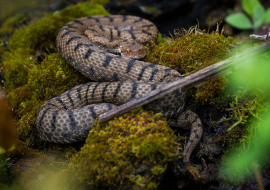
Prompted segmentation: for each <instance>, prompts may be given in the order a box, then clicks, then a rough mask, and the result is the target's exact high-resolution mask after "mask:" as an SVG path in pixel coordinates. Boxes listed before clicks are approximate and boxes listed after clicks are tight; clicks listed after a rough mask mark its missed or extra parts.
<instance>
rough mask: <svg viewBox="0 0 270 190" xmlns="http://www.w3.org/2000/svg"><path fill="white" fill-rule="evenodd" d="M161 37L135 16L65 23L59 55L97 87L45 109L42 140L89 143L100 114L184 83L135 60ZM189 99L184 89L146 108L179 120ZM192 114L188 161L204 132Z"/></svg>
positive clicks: (165, 69)
mask: <svg viewBox="0 0 270 190" xmlns="http://www.w3.org/2000/svg"><path fill="white" fill-rule="evenodd" d="M157 32H158V30H157V28H156V26H155V25H154V24H153V23H152V22H150V21H148V20H145V19H142V18H139V17H136V16H120V15H112V16H93V17H84V18H80V19H77V20H74V21H71V22H69V23H68V24H66V25H65V26H64V27H63V28H62V29H61V30H60V32H59V34H58V36H57V38H56V45H57V48H58V50H59V52H60V53H61V55H62V56H63V57H65V58H66V59H67V60H68V62H69V64H71V65H72V66H73V67H74V68H75V69H76V70H78V71H80V72H81V73H82V74H83V75H85V76H86V77H88V78H89V79H91V80H94V81H97V82H89V83H86V84H81V85H78V86H76V87H74V88H72V89H70V90H68V91H67V92H64V93H63V94H61V95H59V96H57V97H55V98H53V99H51V100H49V101H47V102H46V103H45V104H44V105H42V107H41V108H40V110H39V113H38V115H37V119H36V124H37V129H38V132H39V134H40V137H41V138H42V139H43V140H46V141H50V142H55V143H73V142H77V141H81V140H84V139H85V138H86V137H87V135H88V132H89V130H90V129H91V128H92V125H93V122H94V120H95V119H96V118H97V117H98V116H99V115H100V114H102V113H105V112H107V111H109V110H110V109H112V108H114V107H115V106H117V105H121V104H123V103H126V102H127V101H130V100H131V99H134V98H139V97H142V96H143V95H145V94H147V93H149V92H151V91H153V90H155V89H157V88H159V87H161V86H162V85H166V84H167V83H168V82H170V81H175V80H177V79H179V78H181V74H180V73H178V72H177V71H175V70H173V69H170V68H168V67H165V66H161V65H156V64H153V63H149V62H143V61H139V60H136V59H134V58H141V57H142V56H137V55H136V54H135V55H131V56H130V54H132V52H134V51H137V50H138V51H140V50H139V49H140V46H141V44H144V43H147V42H150V41H152V40H155V39H156V38H157ZM113 53H114V54H113ZM115 53H118V54H121V55H116V54H115ZM126 55H127V56H129V57H126ZM104 81H105V82H104ZM184 97H185V93H184V92H183V91H182V90H181V89H179V90H176V91H174V92H172V93H170V94H169V95H167V96H166V97H160V98H159V99H157V100H155V101H154V102H151V103H149V104H148V105H146V109H151V110H154V111H156V112H162V113H163V115H164V116H168V117H174V116H177V115H179V114H181V113H182V112H183V107H184ZM191 115H192V114H190V113H189V114H185V115H184V116H183V114H182V116H181V117H180V119H178V121H179V122H181V121H184V120H190V118H191V119H193V122H192V124H196V125H194V126H195V127H193V128H192V130H193V132H192V133H191V137H190V141H189V142H188V144H187V146H186V148H185V151H184V154H186V161H188V160H189V156H190V154H191V152H192V150H193V149H194V147H195V146H196V144H197V143H198V141H199V139H200V138H201V133H202V126H201V124H200V122H199V119H198V118H195V117H191ZM183 118H184V119H183ZM182 123H183V122H182Z"/></svg>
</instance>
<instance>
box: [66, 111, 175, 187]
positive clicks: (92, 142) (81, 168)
mask: <svg viewBox="0 0 270 190" xmlns="http://www.w3.org/2000/svg"><path fill="white" fill-rule="evenodd" d="M178 151H179V144H178V143H176V136H175V135H174V133H173V131H172V130H171V129H170V128H168V127H167V122H166V120H165V119H164V118H163V117H162V116H161V114H153V113H152V112H146V111H143V110H142V109H137V110H134V111H132V112H131V113H128V114H125V115H123V116H122V117H118V118H115V119H114V120H112V121H110V122H108V123H107V124H106V125H105V124H102V125H99V124H97V123H96V124H95V126H94V127H93V129H92V130H91V131H90V133H89V136H88V138H87V140H86V144H85V145H84V146H83V147H82V149H81V151H80V152H79V153H78V154H77V155H76V156H75V157H74V158H73V160H72V164H71V167H72V168H73V169H74V171H75V173H76V176H77V177H78V178H79V180H80V181H81V182H82V183H84V184H85V183H86V184H89V185H91V186H93V187H94V188H106V187H107V188H108V187H109V188H110V189H119V188H120V187H121V188H122V189H131V188H133V189H156V188H157V186H158V184H159V180H160V178H161V176H162V173H163V172H164V171H165V170H166V168H167V164H168V162H170V161H173V160H174V159H176V158H177V157H179V152H178Z"/></svg>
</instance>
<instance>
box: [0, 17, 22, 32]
mask: <svg viewBox="0 0 270 190" xmlns="http://www.w3.org/2000/svg"><path fill="white" fill-rule="evenodd" d="M25 18H26V16H25V15H24V14H16V15H15V16H13V17H10V18H8V19H6V20H5V22H4V23H3V24H2V26H1V28H0V36H2V35H3V34H11V33H13V32H14V30H15V29H16V27H17V26H18V25H19V24H20V23H21V22H23V21H24V20H25Z"/></svg>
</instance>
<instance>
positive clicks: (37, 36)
mask: <svg viewBox="0 0 270 190" xmlns="http://www.w3.org/2000/svg"><path fill="white" fill-rule="evenodd" d="M97 14H98V15H107V14H108V13H107V11H105V10H104V8H103V7H102V6H101V5H100V4H96V3H93V2H92V3H79V4H77V5H74V6H70V7H67V8H65V9H63V10H62V11H58V12H55V13H54V14H51V13H50V14H47V16H45V17H43V18H42V19H40V20H37V21H35V22H34V23H32V24H30V25H28V26H26V27H24V28H22V29H20V30H17V31H16V32H15V33H14V34H13V36H12V37H11V38H10V39H9V40H8V42H7V44H8V48H9V49H8V51H5V52H4V53H3V56H2V68H3V72H4V74H5V79H6V82H5V90H6V92H7V99H8V102H9V104H10V105H11V108H12V110H13V111H14V113H15V116H16V118H17V128H18V132H19V137H20V139H22V140H24V141H26V142H27V143H28V144H29V143H30V144H31V143H33V139H34V137H35V134H36V133H35V131H34V130H35V129H34V128H35V117H36V114H37V112H38V110H39V108H40V106H41V105H42V104H43V103H44V102H45V101H46V100H48V99H50V98H52V97H54V96H57V95H59V94H60V93H62V92H64V91H66V90H68V89H70V88H71V87H73V86H75V85H78V84H81V83H83V82H86V81H87V79H86V78H85V77H83V76H82V75H81V74H79V73H78V72H77V71H75V70H74V69H73V68H72V67H71V66H69V65H68V63H67V62H66V61H65V60H64V59H63V58H61V56H60V55H59V54H58V53H57V50H56V47H55V38H56V35H57V34H58V32H59V30H60V29H61V27H63V26H64V25H65V24H66V23H67V22H69V21H71V20H74V19H76V18H78V17H83V16H91V15H97Z"/></svg>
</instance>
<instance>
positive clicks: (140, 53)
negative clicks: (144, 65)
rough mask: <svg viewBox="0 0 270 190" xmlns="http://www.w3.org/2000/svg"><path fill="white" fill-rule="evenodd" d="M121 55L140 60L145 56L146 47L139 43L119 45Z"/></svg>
mask: <svg viewBox="0 0 270 190" xmlns="http://www.w3.org/2000/svg"><path fill="white" fill-rule="evenodd" d="M120 52H121V56H124V57H128V58H132V59H139V60H142V59H143V58H145V56H146V53H147V48H146V47H144V46H143V45H140V44H132V45H127V44H124V45H120Z"/></svg>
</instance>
